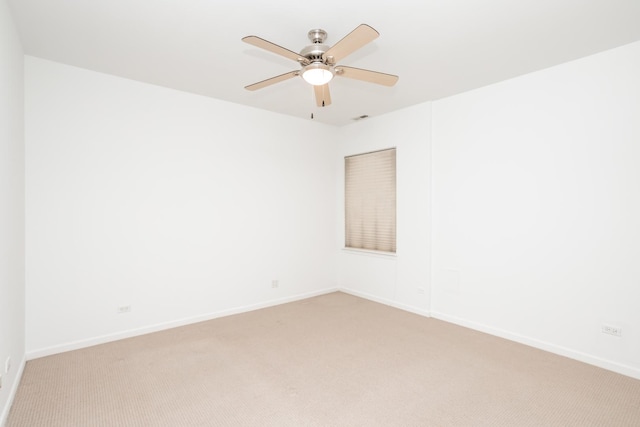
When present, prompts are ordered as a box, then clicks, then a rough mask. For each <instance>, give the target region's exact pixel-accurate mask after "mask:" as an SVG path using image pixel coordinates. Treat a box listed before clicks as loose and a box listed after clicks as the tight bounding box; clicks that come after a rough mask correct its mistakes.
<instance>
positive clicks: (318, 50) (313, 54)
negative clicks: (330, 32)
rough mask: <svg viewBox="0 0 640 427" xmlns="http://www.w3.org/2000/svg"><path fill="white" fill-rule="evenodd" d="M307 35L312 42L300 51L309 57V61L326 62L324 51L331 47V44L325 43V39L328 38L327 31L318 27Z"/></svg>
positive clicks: (302, 54)
mask: <svg viewBox="0 0 640 427" xmlns="http://www.w3.org/2000/svg"><path fill="white" fill-rule="evenodd" d="M307 36H308V37H309V40H311V43H312V44H311V45H309V46H307V47H305V48H304V49H302V50H301V51H300V55H301V56H303V57H305V58H307V59H308V60H309V62H323V63H324V59H323V58H322V55H324V53H325V52H326V51H328V50H329V48H330V46H327V45H326V44H324V41H325V40H326V39H327V32H326V31H325V30H321V29H316V30H311V31H309V33H308V34H307Z"/></svg>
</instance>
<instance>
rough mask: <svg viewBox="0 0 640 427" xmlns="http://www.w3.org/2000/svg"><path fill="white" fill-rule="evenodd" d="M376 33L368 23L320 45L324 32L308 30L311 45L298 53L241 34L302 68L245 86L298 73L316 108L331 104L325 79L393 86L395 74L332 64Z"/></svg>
mask: <svg viewBox="0 0 640 427" xmlns="http://www.w3.org/2000/svg"><path fill="white" fill-rule="evenodd" d="M379 35H380V33H378V32H377V31H376V30H374V29H373V28H371V27H370V26H369V25H367V24H361V25H359V26H358V27H356V29H355V30H353V31H351V32H350V33H349V34H347V35H346V36H345V37H344V38H343V39H342V40H340V41H339V42H338V43H336V44H335V45H333V46H331V47H329V46H327V45H325V44H324V41H325V40H326V38H327V32H326V31H324V30H320V29H316V30H311V31H309V33H308V37H309V40H311V45H309V46H307V47H305V48H304V49H302V50H301V51H300V53H296V52H294V51H292V50H289V49H286V48H284V47H282V46H278V45H277V44H275V43H271V42H270V41H267V40H265V39H262V38H260V37H257V36H247V37H244V38H243V39H242V41H243V42H245V43H249V44H251V45H253V46H256V47H259V48H261V49H265V50H268V51H269V52H272V53H275V54H277V55H281V56H284V57H285V58H289V59H292V60H294V61H296V62H298V63H299V64H300V66H301V67H302V69H300V70H297V71H290V72H288V73H285V74H281V75H279V76H275V77H271V78H270V79H266V80H262V81H261V82H258V83H254V84H251V85H249V86H245V89H247V90H251V91H253V90H258V89H262V88H264V87H267V86H271V85H272V84H275V83H280V82H282V81H285V80H288V79H291V78H293V77H297V76H302V78H303V79H304V80H305V81H307V82H308V83H309V84H311V85H313V88H314V92H315V97H316V103H317V105H318V107H325V106H327V105H330V104H331V95H330V93H329V81H331V79H333V77H335V76H341V77H348V78H351V79H356V80H362V81H365V82H369V83H376V84H379V85H384V86H393V85H394V84H396V82H397V81H398V76H394V75H392V74H386V73H380V72H378V71H371V70H363V69H361V68H354V67H347V66H344V65H336V63H337V62H338V61H340V60H342V59H343V58H345V57H346V56H347V55H350V54H351V53H353V52H355V51H356V50H358V49H360V48H361V47H363V46H364V45H366V44H367V43H369V42H371V41H373V40H374V39H376V38H377V37H378V36H379Z"/></svg>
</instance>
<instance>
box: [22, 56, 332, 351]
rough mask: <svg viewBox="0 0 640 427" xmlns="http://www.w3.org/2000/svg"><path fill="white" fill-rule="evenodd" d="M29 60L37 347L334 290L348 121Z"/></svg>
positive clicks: (32, 313) (33, 347) (31, 322)
mask: <svg viewBox="0 0 640 427" xmlns="http://www.w3.org/2000/svg"><path fill="white" fill-rule="evenodd" d="M25 67H26V70H25V72H26V74H25V75H26V94H25V96H26V137H27V149H26V152H27V174H26V175H27V176H26V187H27V188H26V191H27V198H26V205H27V214H26V221H27V232H26V241H27V251H26V257H27V269H28V271H27V284H28V285H27V353H28V356H29V357H36V356H41V355H44V354H49V353H54V352H58V351H61V350H66V349H71V348H76V347H81V346H86V345H89V344H92V343H95V342H102V341H107V340H111V339H116V338H120V337H123V336H128V335H133V334H136V333H140V332H145V331H149V330H154V329H156V328H161V327H168V326H175V325H178V324H182V323H185V322H192V321H195V320H202V319H206V318H210V317H214V316H216V315H220V314H224V313H230V312H234V311H239V310H245V309H250V308H255V307H258V306H263V305H266V304H270V303H274V302H282V301H285V300H288V299H292V298H297V297H301V296H309V295H313V294H316V293H320V292H325V291H327V290H332V289H335V287H336V280H335V270H336V268H335V263H336V257H335V232H334V230H335V229H336V224H335V212H336V209H337V207H336V201H335V186H336V184H335V176H336V175H335V170H334V168H335V160H334V159H335V157H334V152H335V149H334V144H335V143H334V142H333V141H334V140H335V138H334V137H333V132H334V129H333V128H330V127H326V126H324V125H321V124H318V123H314V122H310V121H309V122H306V121H302V120H299V119H294V118H290V117H286V116H282V115H276V114H273V113H268V112H264V111H261V110H257V109H250V108H247V107H243V106H239V105H235V104H230V103H226V102H221V101H218V100H214V99H210V98H206V97H199V96H195V95H192V94H186V93H182V92H178V91H173V90H169V89H165V88H160V87H156V86H152V85H147V84H142V83H138V82H134V81H130V80H125V79H121V78H116V77H113V76H108V75H103V74H99V73H95V72H91V71H87V70H83V69H78V68H74V67H70V66H66V65H61V64H57V63H53V62H49V61H45V60H41V59H37V58H33V57H26V65H25ZM273 279H277V280H279V287H278V288H277V289H272V280H273ZM125 305H131V308H132V311H131V312H130V313H128V314H118V313H117V307H119V306H125Z"/></svg>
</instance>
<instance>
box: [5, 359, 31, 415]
mask: <svg viewBox="0 0 640 427" xmlns="http://www.w3.org/2000/svg"><path fill="white" fill-rule="evenodd" d="M26 363H27V359H26V357H23V358H22V360H21V361H20V364H19V366H18V372H17V373H16V378H15V380H14V381H13V384H12V385H11V390H10V391H9V398H8V399H7V403H6V404H5V405H4V408H2V414H0V426H2V427H4V425H5V424H6V423H7V419H8V418H9V411H10V410H11V405H13V399H14V398H15V397H16V393H17V392H18V386H19V385H20V380H22V373H23V372H24V366H25V365H26Z"/></svg>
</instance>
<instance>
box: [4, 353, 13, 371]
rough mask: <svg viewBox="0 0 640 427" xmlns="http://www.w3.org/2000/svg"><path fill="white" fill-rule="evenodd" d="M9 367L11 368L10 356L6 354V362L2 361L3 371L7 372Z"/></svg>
mask: <svg viewBox="0 0 640 427" xmlns="http://www.w3.org/2000/svg"><path fill="white" fill-rule="evenodd" d="M9 369H11V356H8V357H7V360H6V362H4V373H5V374H6V373H7V372H9Z"/></svg>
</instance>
